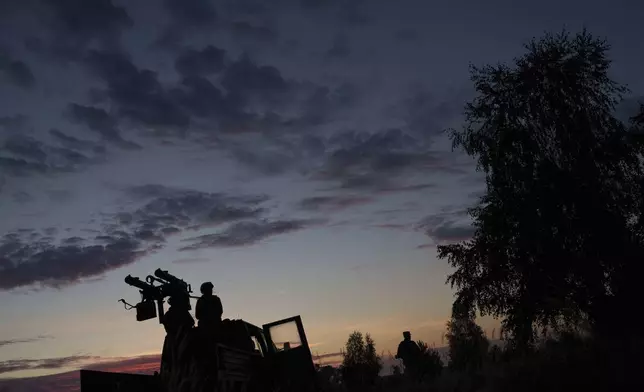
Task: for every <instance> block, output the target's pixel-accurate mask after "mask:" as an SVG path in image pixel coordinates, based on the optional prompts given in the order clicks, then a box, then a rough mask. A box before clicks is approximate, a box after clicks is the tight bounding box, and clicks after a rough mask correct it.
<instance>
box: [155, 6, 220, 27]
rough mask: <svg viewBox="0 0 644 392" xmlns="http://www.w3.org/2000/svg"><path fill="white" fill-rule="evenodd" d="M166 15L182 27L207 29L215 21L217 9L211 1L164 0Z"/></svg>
mask: <svg viewBox="0 0 644 392" xmlns="http://www.w3.org/2000/svg"><path fill="white" fill-rule="evenodd" d="M163 4H164V6H165V7H166V9H167V11H168V14H169V15H170V17H171V18H172V19H173V20H174V22H175V23H176V24H177V25H179V26H182V27H207V26H212V25H213V24H214V23H215V22H216V21H217V9H216V8H215V4H214V1H212V0H164V1H163Z"/></svg>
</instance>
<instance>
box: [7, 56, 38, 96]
mask: <svg viewBox="0 0 644 392" xmlns="http://www.w3.org/2000/svg"><path fill="white" fill-rule="evenodd" d="M0 74H4V76H5V78H6V79H7V80H8V81H9V82H10V83H12V84H15V85H16V86H18V87H21V88H24V89H30V88H32V87H33V86H34V84H35V83H36V78H35V77H34V74H33V73H32V72H31V69H30V68H29V66H28V65H27V64H26V63H25V62H24V61H21V60H16V59H13V58H11V57H10V56H9V54H8V53H6V52H4V51H2V50H1V49H0Z"/></svg>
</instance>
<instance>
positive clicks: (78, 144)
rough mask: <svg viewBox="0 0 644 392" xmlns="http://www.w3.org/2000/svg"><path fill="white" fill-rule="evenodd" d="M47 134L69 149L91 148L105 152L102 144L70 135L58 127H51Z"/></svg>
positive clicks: (98, 151)
mask: <svg viewBox="0 0 644 392" xmlns="http://www.w3.org/2000/svg"><path fill="white" fill-rule="evenodd" d="M49 134H50V135H51V136H52V138H53V139H54V140H56V141H57V142H58V143H60V144H61V145H63V146H64V147H67V148H68V149H70V150H93V151H94V152H96V153H103V152H105V148H104V147H103V146H101V145H98V144H96V143H94V142H90V141H87V140H81V139H78V138H76V137H74V136H70V135H68V134H66V133H64V132H62V131H60V130H59V129H55V128H52V129H50V130H49Z"/></svg>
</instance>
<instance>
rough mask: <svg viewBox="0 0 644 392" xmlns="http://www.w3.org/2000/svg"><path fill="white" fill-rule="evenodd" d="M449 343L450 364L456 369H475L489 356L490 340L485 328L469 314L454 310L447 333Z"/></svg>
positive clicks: (448, 323)
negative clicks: (486, 335)
mask: <svg viewBox="0 0 644 392" xmlns="http://www.w3.org/2000/svg"><path fill="white" fill-rule="evenodd" d="M445 337H446V338H447V342H448V345H449V364H448V366H449V367H450V368H451V369H454V370H468V371H471V370H475V369H478V368H480V367H481V366H482V364H483V362H484V360H485V358H486V357H487V352H488V347H489V342H488V340H487V338H486V337H485V334H484V333H483V329H482V328H481V327H480V326H479V325H478V324H476V322H474V319H473V317H471V316H470V315H469V314H462V313H459V312H453V314H452V318H451V320H449V321H448V322H447V332H446V333H445Z"/></svg>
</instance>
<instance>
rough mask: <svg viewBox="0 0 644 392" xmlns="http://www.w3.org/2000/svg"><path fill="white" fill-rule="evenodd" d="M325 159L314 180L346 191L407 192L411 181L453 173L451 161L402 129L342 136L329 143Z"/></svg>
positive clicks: (340, 134) (343, 134)
mask: <svg viewBox="0 0 644 392" xmlns="http://www.w3.org/2000/svg"><path fill="white" fill-rule="evenodd" d="M326 146H327V147H326V151H327V152H326V158H325V161H324V163H323V165H322V166H321V167H320V168H319V169H318V171H317V172H316V173H315V175H314V176H313V177H314V178H315V179H318V180H324V181H333V182H336V183H338V184H339V186H340V188H344V189H356V190H357V189H362V190H369V189H371V190H375V191H379V192H385V193H386V192H395V191H404V190H405V188H406V187H409V186H412V188H409V189H410V190H411V189H414V188H413V187H419V186H420V187H421V188H423V187H427V186H429V185H428V184H424V185H419V184H411V185H410V184H405V183H401V181H403V180H406V179H407V178H408V177H414V176H417V175H420V174H425V173H427V172H429V171H446V170H449V169H450V166H449V160H446V158H445V157H443V156H441V155H439V154H438V153H436V152H433V151H431V150H430V149H429V144H428V143H427V142H425V141H422V140H421V139H419V138H416V137H414V136H412V135H410V134H408V133H406V132H403V131H401V130H399V129H390V130H386V131H382V132H377V133H371V134H369V133H361V132H343V133H339V134H336V135H334V136H332V137H331V138H329V139H328V140H327V142H326Z"/></svg>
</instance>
